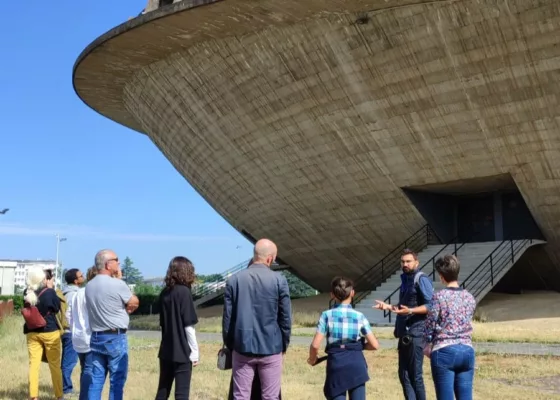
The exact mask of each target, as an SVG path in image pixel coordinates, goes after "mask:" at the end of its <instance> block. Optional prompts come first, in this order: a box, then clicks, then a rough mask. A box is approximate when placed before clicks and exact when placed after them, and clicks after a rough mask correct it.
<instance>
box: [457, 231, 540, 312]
mask: <svg viewBox="0 0 560 400" xmlns="http://www.w3.org/2000/svg"><path fill="white" fill-rule="evenodd" d="M542 244H546V242H545V241H544V240H536V239H522V240H504V241H503V242H500V244H499V245H498V246H496V248H495V249H494V250H493V251H492V252H491V253H490V254H489V255H488V257H486V258H485V259H484V260H482V262H481V263H480V264H479V265H478V267H476V269H475V270H474V271H472V272H471V273H470V274H469V275H466V276H467V277H466V278H465V279H463V282H462V283H461V287H462V288H465V289H467V290H468V291H469V292H471V294H472V295H473V296H474V298H475V299H476V301H477V303H478V302H479V301H480V300H482V299H483V298H484V296H486V295H487V294H488V292H490V290H492V288H493V287H494V285H496V284H497V283H498V282H499V281H500V279H502V278H503V277H504V276H505V274H506V273H507V272H508V271H509V270H510V269H511V267H513V266H514V265H515V263H516V262H517V261H518V260H519V259H520V258H521V256H522V255H523V253H525V251H526V250H527V249H528V248H529V247H532V246H536V245H542ZM461 265H462V264H461ZM461 270H462V267H461Z"/></svg>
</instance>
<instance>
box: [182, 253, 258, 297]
mask: <svg viewBox="0 0 560 400" xmlns="http://www.w3.org/2000/svg"><path fill="white" fill-rule="evenodd" d="M250 261H251V259H248V260H247V261H243V262H241V263H239V264H237V265H235V266H233V267H231V268H230V269H227V270H225V271H224V272H222V273H221V274H220V275H221V277H222V279H219V280H217V281H213V282H204V283H203V284H202V285H204V286H202V285H200V284H197V285H193V288H192V295H193V297H194V298H197V299H199V298H202V297H204V296H206V295H208V294H210V293H214V292H217V291H218V290H220V289H222V288H223V287H225V283H226V281H227V279H228V278H229V277H230V276H231V275H234V274H236V273H238V272H239V271H242V270H244V269H246V268H247V267H248V266H249V262H250Z"/></svg>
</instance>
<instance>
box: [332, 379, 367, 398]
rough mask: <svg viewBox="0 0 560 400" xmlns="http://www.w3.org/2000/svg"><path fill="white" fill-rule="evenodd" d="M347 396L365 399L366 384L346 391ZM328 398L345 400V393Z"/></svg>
mask: <svg viewBox="0 0 560 400" xmlns="http://www.w3.org/2000/svg"><path fill="white" fill-rule="evenodd" d="M348 396H349V397H348V398H349V399H350V400H366V384H365V383H364V384H363V385H360V386H357V387H355V388H354V389H352V390H349V391H348ZM330 400H346V393H343V394H341V395H338V396H336V397H333V398H332V399H330Z"/></svg>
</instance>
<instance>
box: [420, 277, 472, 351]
mask: <svg viewBox="0 0 560 400" xmlns="http://www.w3.org/2000/svg"><path fill="white" fill-rule="evenodd" d="M475 308H476V300H475V299H474V297H473V295H472V294H470V293H469V292H468V291H466V290H464V289H461V288H454V287H448V288H445V289H443V290H440V291H439V292H437V293H435V294H434V297H433V298H432V309H431V310H430V312H429V313H428V317H427V318H426V325H425V328H424V329H425V330H424V340H425V341H426V343H431V344H432V346H433V347H432V351H436V350H438V349H441V348H442V347H445V346H449V345H453V344H465V345H468V346H472V342H471V338H472V331H473V328H472V318H473V315H474V310H475Z"/></svg>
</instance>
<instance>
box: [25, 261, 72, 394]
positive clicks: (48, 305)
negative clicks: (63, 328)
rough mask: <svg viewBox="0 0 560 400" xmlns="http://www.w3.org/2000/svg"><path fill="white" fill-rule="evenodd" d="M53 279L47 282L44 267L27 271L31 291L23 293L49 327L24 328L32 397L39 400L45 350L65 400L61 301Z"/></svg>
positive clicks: (26, 304) (57, 391) (60, 392)
mask: <svg viewBox="0 0 560 400" xmlns="http://www.w3.org/2000/svg"><path fill="white" fill-rule="evenodd" d="M53 283H54V282H53V279H50V280H47V277H46V275H45V271H44V270H43V269H42V268H41V267H31V268H29V270H28V271H27V288H26V289H25V291H24V292H23V296H24V303H25V304H24V305H25V307H27V308H28V309H29V308H30V307H36V308H37V310H38V312H39V314H40V315H41V316H42V317H43V319H44V321H45V324H44V326H41V327H34V326H32V327H29V326H28V322H26V323H25V324H24V326H23V333H24V334H25V335H26V336H27V351H28V353H29V397H30V398H31V399H32V400H37V398H38V396H39V370H40V368H41V359H42V357H43V349H45V352H46V356H47V360H48V363H49V369H50V371H51V378H52V383H53V387H54V395H55V397H56V398H57V399H59V400H60V399H62V398H63V397H62V396H63V393H62V370H61V368H60V361H61V351H62V346H61V341H60V329H59V327H58V324H57V322H56V314H57V313H58V312H59V311H60V299H59V298H58V296H57V295H56V292H55V291H54V289H52V287H53V286H54V285H53Z"/></svg>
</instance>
